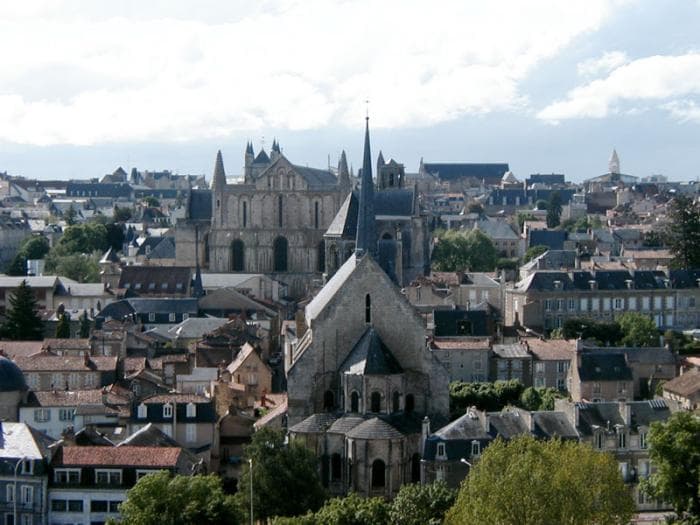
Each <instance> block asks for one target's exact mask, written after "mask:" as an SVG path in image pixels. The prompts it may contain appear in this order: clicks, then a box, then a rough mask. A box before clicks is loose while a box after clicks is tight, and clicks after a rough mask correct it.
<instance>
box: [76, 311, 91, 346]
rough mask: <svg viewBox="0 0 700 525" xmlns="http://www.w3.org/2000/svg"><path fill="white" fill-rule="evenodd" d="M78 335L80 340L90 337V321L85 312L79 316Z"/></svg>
mask: <svg viewBox="0 0 700 525" xmlns="http://www.w3.org/2000/svg"><path fill="white" fill-rule="evenodd" d="M79 335H80V337H81V338H82V339H86V338H88V337H90V319H89V318H88V315H87V312H86V311H84V312H83V315H81V316H80V329H79Z"/></svg>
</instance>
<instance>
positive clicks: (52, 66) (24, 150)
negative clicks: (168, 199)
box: [0, 0, 700, 181]
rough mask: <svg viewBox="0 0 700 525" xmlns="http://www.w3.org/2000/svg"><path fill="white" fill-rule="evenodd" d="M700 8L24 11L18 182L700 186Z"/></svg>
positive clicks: (11, 86)
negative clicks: (402, 170)
mask: <svg viewBox="0 0 700 525" xmlns="http://www.w3.org/2000/svg"><path fill="white" fill-rule="evenodd" d="M698 27H700V0H663V1H659V0H636V1H635V0H611V1H603V0H584V1H576V0H567V1H561V0H553V1H545V0H528V1H527V2H523V1H520V0H518V1H499V0H491V1H489V2H483V1H471V0H455V1H450V0H444V1H435V2H425V1H424V0H416V1H412V0H381V1H369V0H357V1H350V0H298V1H297V0H278V1H271V0H257V1H244V0H149V1H146V2H144V1H142V0H122V1H120V2H114V1H113V0H85V1H77V0H73V1H71V0H44V1H40V0H35V1H32V0H12V1H11V0H7V1H4V2H2V3H0V34H2V35H3V46H2V51H0V69H1V70H2V71H3V74H2V75H0V171H7V172H8V173H10V174H12V175H22V176H25V177H36V178H41V179H49V178H59V179H67V178H91V177H101V176H102V175H104V174H105V173H111V172H112V171H114V170H115V169H116V168H117V167H118V166H122V167H124V168H125V169H127V170H129V169H131V168H132V167H136V168H138V169H140V170H146V169H148V170H164V169H169V170H172V171H174V172H177V173H183V174H184V173H193V174H200V173H204V174H206V175H207V177H210V176H211V173H212V171H213V167H214V159H215V155H216V151H217V150H219V149H221V150H222V153H223V156H224V164H225V166H226V171H227V174H228V175H230V176H233V175H236V174H240V173H241V171H242V165H243V153H244V148H245V144H246V142H247V141H248V140H250V141H252V143H253V145H254V148H255V151H256V153H257V151H258V150H259V149H260V148H261V147H264V148H265V149H267V150H269V148H270V145H271V143H272V140H273V139H275V138H276V139H277V140H278V141H279V143H280V145H281V147H282V150H283V153H284V154H285V155H286V156H287V157H288V158H289V159H290V160H291V161H292V162H294V163H296V164H300V165H309V166H313V167H320V168H322V167H325V166H327V165H328V164H329V162H330V164H332V165H337V162H338V158H339V155H340V152H341V151H342V150H345V151H346V152H347V155H348V160H349V162H350V163H351V164H353V165H354V167H355V169H356V168H357V167H358V165H359V164H360V163H361V158H362V144H363V129H364V118H365V114H366V113H367V112H368V113H369V116H370V127H371V133H372V148H373V156H374V157H375V158H376V155H377V154H378V152H379V150H382V152H383V154H384V157H385V158H386V159H387V160H388V159H389V158H394V159H396V160H397V161H398V162H402V163H404V164H405V166H406V169H407V171H409V172H415V171H417V169H418V165H419V162H420V159H421V158H423V159H424V160H425V161H426V162H447V161H453V162H508V163H509V164H510V168H511V170H512V171H513V172H514V173H515V175H516V176H517V177H519V178H525V177H527V176H528V175H529V174H531V173H552V172H555V173H564V174H566V176H567V178H568V179H570V180H574V181H581V180H583V179H586V178H589V177H593V176H596V175H600V174H602V173H605V172H606V171H607V162H608V159H609V157H610V154H611V152H612V150H613V148H615V149H616V150H617V151H618V154H619V157H620V163H621V171H622V172H624V173H628V174H632V175H637V176H640V177H644V176H648V175H652V174H664V175H666V176H667V177H669V178H670V179H672V180H691V179H692V180H695V179H697V178H698V177H700V36H698V31H697V28H698Z"/></svg>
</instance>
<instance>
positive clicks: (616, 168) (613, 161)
mask: <svg viewBox="0 0 700 525" xmlns="http://www.w3.org/2000/svg"><path fill="white" fill-rule="evenodd" d="M608 171H609V172H610V173H620V157H618V156H617V151H615V150H614V149H613V152H612V155H610V160H609V161H608Z"/></svg>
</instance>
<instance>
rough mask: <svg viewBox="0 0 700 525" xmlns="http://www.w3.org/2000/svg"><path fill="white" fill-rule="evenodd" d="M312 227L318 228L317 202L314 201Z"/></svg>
mask: <svg viewBox="0 0 700 525" xmlns="http://www.w3.org/2000/svg"><path fill="white" fill-rule="evenodd" d="M314 228H316V229H317V230H318V202H314Z"/></svg>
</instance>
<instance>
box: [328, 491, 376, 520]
mask: <svg viewBox="0 0 700 525" xmlns="http://www.w3.org/2000/svg"><path fill="white" fill-rule="evenodd" d="M314 519H315V523H317V524H318V525H321V524H323V525H326V524H327V525H374V524H376V523H389V505H387V503H386V502H385V501H384V500H383V499H382V498H363V497H362V496H358V495H357V494H355V493H351V494H349V495H348V496H346V497H344V498H333V499H330V500H328V501H327V502H326V504H325V505H324V506H323V507H321V508H320V509H319V510H318V512H316V514H315V515H314Z"/></svg>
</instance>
